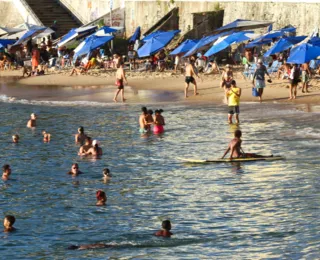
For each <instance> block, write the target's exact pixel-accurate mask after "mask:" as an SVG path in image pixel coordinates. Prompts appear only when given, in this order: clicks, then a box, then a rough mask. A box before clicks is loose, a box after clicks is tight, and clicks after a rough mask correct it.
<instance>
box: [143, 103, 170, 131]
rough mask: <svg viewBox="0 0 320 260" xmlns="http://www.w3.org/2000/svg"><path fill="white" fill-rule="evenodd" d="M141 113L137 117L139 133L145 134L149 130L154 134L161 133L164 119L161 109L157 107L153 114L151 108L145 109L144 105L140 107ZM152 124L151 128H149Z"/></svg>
mask: <svg viewBox="0 0 320 260" xmlns="http://www.w3.org/2000/svg"><path fill="white" fill-rule="evenodd" d="M141 111H142V113H141V115H140V117H139V125H140V129H139V131H140V133H141V134H146V133H150V132H151V130H152V131H153V133H154V134H162V133H163V132H164V127H163V126H164V125H165V120H164V117H163V116H162V113H163V110H162V109H157V110H155V111H154V114H155V115H154V116H152V115H153V110H151V109H149V110H148V109H147V108H146V107H142V108H141ZM152 126H153V129H152V128H151V127H152Z"/></svg>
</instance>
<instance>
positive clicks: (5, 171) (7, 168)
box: [2, 164, 11, 181]
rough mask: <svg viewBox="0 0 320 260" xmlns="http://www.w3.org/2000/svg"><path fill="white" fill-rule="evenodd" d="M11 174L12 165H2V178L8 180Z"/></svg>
mask: <svg viewBox="0 0 320 260" xmlns="http://www.w3.org/2000/svg"><path fill="white" fill-rule="evenodd" d="M10 175H11V167H10V165H9V164H5V165H3V166H2V180H4V181H7V180H9V177H10Z"/></svg>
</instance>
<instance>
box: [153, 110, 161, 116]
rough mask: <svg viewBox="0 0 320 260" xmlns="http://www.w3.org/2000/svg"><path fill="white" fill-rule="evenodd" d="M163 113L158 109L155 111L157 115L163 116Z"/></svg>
mask: <svg viewBox="0 0 320 260" xmlns="http://www.w3.org/2000/svg"><path fill="white" fill-rule="evenodd" d="M162 112H163V110H162V109H157V110H155V111H154V113H155V114H156V115H161V113H162Z"/></svg>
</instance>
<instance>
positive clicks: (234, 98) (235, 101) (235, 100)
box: [227, 80, 241, 124]
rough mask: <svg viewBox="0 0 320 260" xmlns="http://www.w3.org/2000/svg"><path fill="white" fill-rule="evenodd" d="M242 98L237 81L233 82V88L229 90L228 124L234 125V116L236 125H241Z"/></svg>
mask: <svg viewBox="0 0 320 260" xmlns="http://www.w3.org/2000/svg"><path fill="white" fill-rule="evenodd" d="M240 96H241V88H238V87H237V85H236V81H235V80H232V81H231V88H230V89H229V90H227V99H228V110H229V112H228V123H229V124H232V116H233V115H234V114H235V115H236V124H239V123H240V121H239V114H240V107H239V105H240Z"/></svg>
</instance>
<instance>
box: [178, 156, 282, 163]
mask: <svg viewBox="0 0 320 260" xmlns="http://www.w3.org/2000/svg"><path fill="white" fill-rule="evenodd" d="M177 159H178V160H181V161H183V162H186V163H228V162H255V161H277V160H283V159H284V157H282V156H263V157H259V158H233V159H229V158H225V159H207V160H203V159H202V160H201V159H193V158H177Z"/></svg>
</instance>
